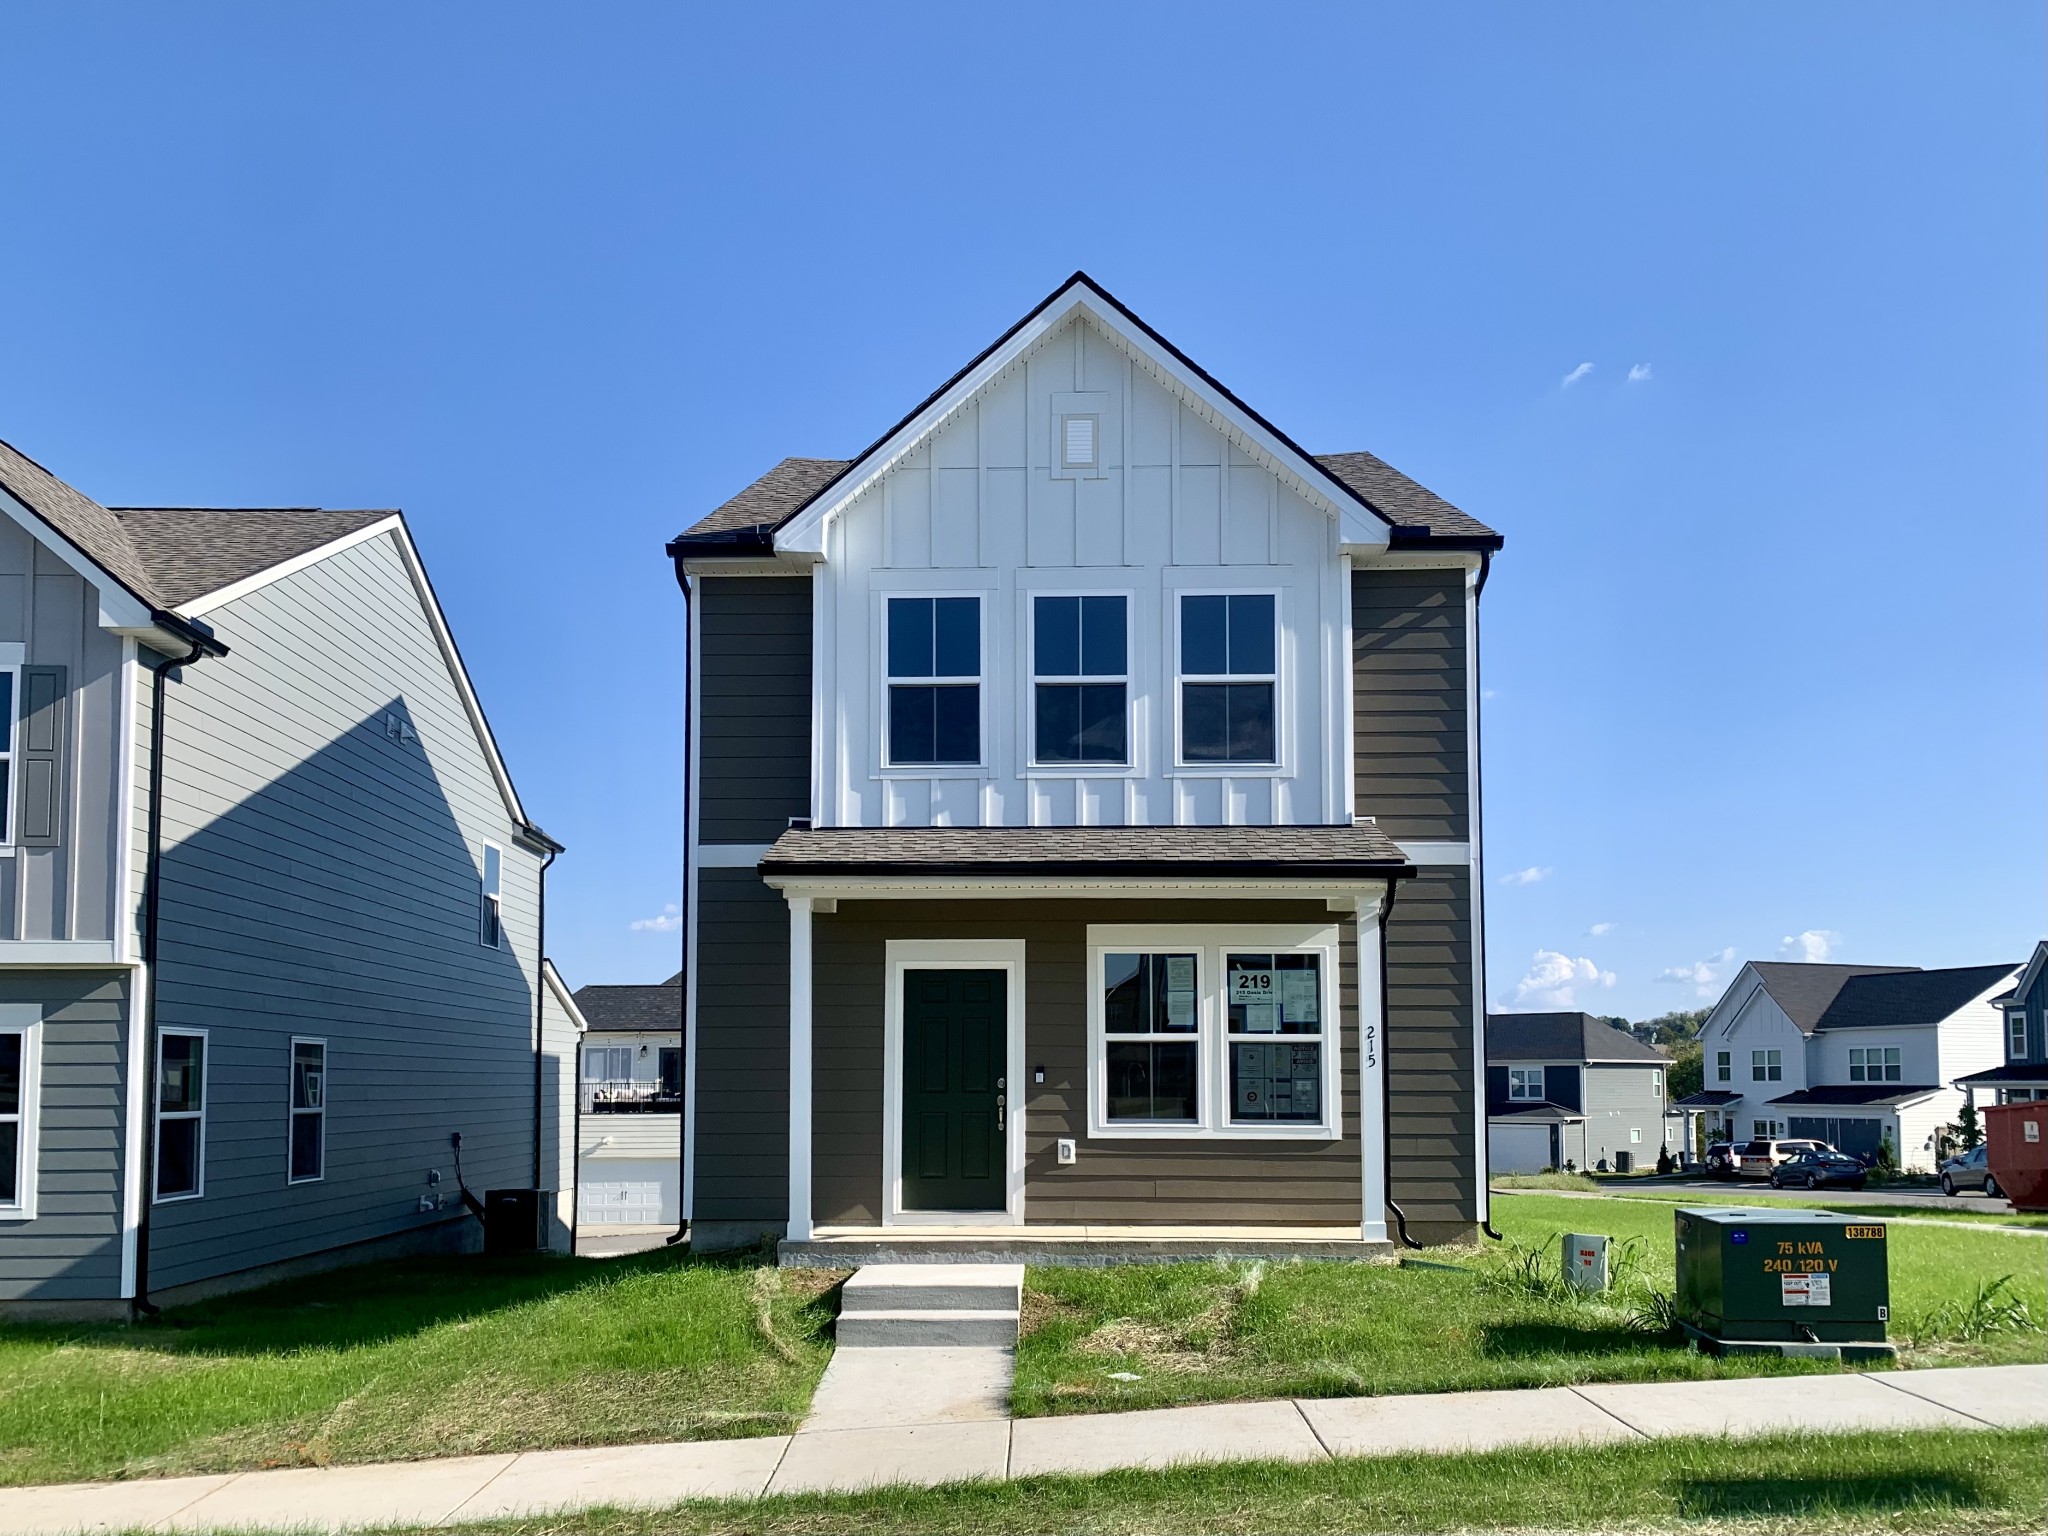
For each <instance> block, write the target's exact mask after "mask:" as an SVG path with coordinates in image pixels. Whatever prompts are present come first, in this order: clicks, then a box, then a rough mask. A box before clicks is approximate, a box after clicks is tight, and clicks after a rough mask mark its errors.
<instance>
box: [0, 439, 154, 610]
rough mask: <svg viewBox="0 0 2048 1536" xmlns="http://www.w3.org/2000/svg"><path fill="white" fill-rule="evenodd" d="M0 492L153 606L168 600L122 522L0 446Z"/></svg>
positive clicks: (17, 453)
mask: <svg viewBox="0 0 2048 1536" xmlns="http://www.w3.org/2000/svg"><path fill="white" fill-rule="evenodd" d="M0 489H4V490H6V491H7V492H8V494H10V495H11V496H13V497H14V499H15V500H16V501H19V502H20V503H21V504H22V505H23V506H25V507H27V508H28V509H29V510H30V511H31V512H33V513H35V514H36V516H38V517H40V518H41V519H42V520H43V521H44V522H46V523H48V524H49V525H50V527H51V528H52V529H54V530H55V531H56V532H57V533H59V534H61V535H62V536H63V537H65V538H67V539H69V540H70V541H71V542H72V543H73V544H75V545H77V546H78V548H79V549H80V550H81V551H82V552H83V553H84V554H85V555H86V556H87V557H88V558H89V559H91V560H93V561H95V562H97V563H98V564H99V566H100V567H101V568H102V569H103V570H105V571H106V572H107V574H108V575H110V576H112V577H113V578H114V580H116V581H118V582H119V583H120V584H121V585H122V586H124V587H126V588H127V589H128V590H129V591H130V592H132V593H133V594H134V595H135V596H137V597H139V598H141V599H142V601H144V602H145V603H148V604H149V605H150V606H152V607H162V606H164V604H165V601H166V599H165V598H164V597H163V595H162V594H161V593H160V592H158V590H157V585H156V579H155V577H154V575H153V574H152V573H151V571H150V570H149V567H148V566H147V565H146V564H145V563H144V561H143V558H142V556H141V554H140V553H139V552H138V551H137V550H136V548H135V546H134V544H133V543H132V542H131V541H130V539H129V537H128V534H127V532H126V530H124V529H123V528H122V526H121V520H120V519H119V518H117V517H116V516H114V514H113V513H111V512H109V511H108V510H107V509H106V508H105V507H103V506H101V505H100V504H99V503H98V502H96V501H94V500H93V499H92V498H91V497H90V496H87V495H86V494H85V493H84V492H82V491H78V490H74V489H73V488H72V487H70V486H68V485H66V484H65V483H64V482H63V481H62V480H59V479H58V478H57V477H56V476H55V475H53V474H51V473H50V472H49V471H48V470H47V469H45V468H43V466H42V465H40V464H38V463H37V462H36V461H35V460H34V459H32V458H30V457H29V456H28V455H27V454H25V453H23V452H22V451H21V450H20V449H18V448H15V447H14V446H13V445H12V444H9V443H4V442H0Z"/></svg>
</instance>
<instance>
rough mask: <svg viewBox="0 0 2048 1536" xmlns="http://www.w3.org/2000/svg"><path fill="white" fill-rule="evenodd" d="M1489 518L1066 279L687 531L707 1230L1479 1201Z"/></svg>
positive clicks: (1318, 1219)
mask: <svg viewBox="0 0 2048 1536" xmlns="http://www.w3.org/2000/svg"><path fill="white" fill-rule="evenodd" d="M1500 545H1501V539H1500V537H1499V535H1497V534H1495V533H1494V532H1493V531H1492V530H1491V529H1489V528H1487V527H1485V526H1484V525H1483V524H1481V523H1479V522H1477V521H1476V520H1474V519H1473V518H1471V517H1469V516H1467V515H1466V514H1465V513H1463V512H1461V511H1459V510H1458V509H1457V508H1455V507H1453V506H1451V505H1450V504H1448V503H1447V502H1445V501H1443V500H1442V499H1440V498H1439V497H1437V496H1435V495H1433V494H1432V493H1430V492H1429V491H1427V490H1425V489H1423V488H1422V487H1421V486H1420V485H1417V484H1416V483H1415V482H1413V481H1411V480H1409V479H1408V478H1407V477H1405V476H1403V475H1401V474H1400V473H1398V472H1397V471H1395V470H1393V469H1391V468H1390V467H1388V466H1387V465H1386V464H1384V463H1382V462H1381V461H1380V460H1378V459H1376V458H1374V457H1373V456H1372V455H1370V454H1365V453H1342V454H1329V455H1322V456H1317V455H1313V454H1310V453H1308V452H1306V451H1305V450H1303V449H1302V448H1301V447H1299V446H1298V445H1297V444H1296V443H1295V442H1294V441H1293V440H1292V439H1291V438H1289V437H1288V436H1287V435H1286V434H1285V433H1283V432H1282V431H1281V430H1280V429H1279V428H1278V427H1276V426H1274V425H1273V424H1272V423H1271V422H1269V421H1267V420H1266V419H1265V418H1264V417H1262V416H1260V415H1259V414H1258V413H1257V412H1256V411H1254V410H1253V409H1252V408H1251V407H1250V406H1248V405H1246V404H1245V403H1244V402H1243V401H1242V400H1240V399H1239V398H1238V397H1237V396H1235V395H1234V394H1232V393H1231V392H1230V391H1229V390H1228V389H1226V388H1225V387H1224V386H1223V385H1222V384H1220V383H1219V382H1218V381H1217V380H1216V379H1215V378H1213V377H1212V376H1210V375H1209V374H1208V373H1206V372H1204V371H1203V370H1202V369H1201V368H1200V367H1199V366H1197V365H1196V364H1195V363H1194V362H1193V361H1192V360H1191V359H1189V358H1188V357H1187V356H1186V355H1185V354H1184V353H1182V352H1181V351H1180V350H1179V349H1177V348H1176V347H1174V346H1173V344H1172V343H1170V342H1169V341H1167V340H1166V339H1165V338H1164V337H1163V336H1161V335H1160V334H1159V333H1158V332H1156V331H1155V330H1153V329H1152V328H1151V327H1150V326H1148V325H1146V324H1145V323H1144V322H1143V321H1142V320H1140V319H1139V318H1138V317H1137V316H1136V315H1134V314H1133V313H1132V312H1131V311H1130V310H1129V309H1127V308H1126V307H1125V306H1124V305H1123V304H1121V303H1119V302H1118V301H1117V300H1116V299H1114V298H1113V297H1111V296H1110V295H1109V294H1108V293H1106V292H1104V291H1103V289H1102V288H1101V287H1100V286H1099V285H1098V284H1096V283H1094V282H1093V281H1091V280H1090V279H1089V278H1088V277H1087V276H1086V275H1085V274H1078V273H1077V274H1076V275H1075V276H1074V277H1072V278H1070V279H1069V280H1068V281H1067V282H1065V283H1063V284H1061V285H1060V287H1059V288H1058V289H1057V290H1056V291H1055V292H1053V293H1052V294H1051V295H1050V296H1048V297H1047V298H1046V299H1045V300H1044V301H1043V302H1042V303H1040V304H1038V305H1037V306H1036V307H1035V308H1033V309H1032V310H1031V312H1030V313H1029V314H1027V315H1026V316H1024V318H1023V319H1021V320H1020V321H1018V322H1017V323H1016V324H1015V325H1014V326H1012V327H1011V328H1010V329H1009V330H1008V331H1006V332H1005V333H1004V334H1003V335H1002V336H1000V337H999V338H998V339H997V340H996V341H995V342H994V343H993V344H992V345H991V346H989V347H988V348H987V349H986V350H984V351H983V352H982V353H981V354H980V355H979V356H977V357H975V358H974V359H973V360H972V361H971V362H969V363H968V364H967V365H966V366H965V367H964V368H962V369H961V370H960V371H959V372H958V373H956V374H955V375H953V377H952V378H950V379H949V380H947V382H946V383H944V384H943V385H941V386H940V387H939V388H938V389H937V390H936V391H935V392H934V393H933V394H932V395H931V396H930V397H928V398H927V399H926V400H924V401H923V402H922V403H920V404H918V405H917V406H915V407H914V408H913V409H912V410H911V411H910V413H909V414H908V415H907V416H905V417H904V418H903V419H902V420H901V421H899V422H898V423H897V424H896V425H895V426H893V427H891V428H889V429H888V430H887V431H886V432H884V433H883V434H882V436H881V437H880V438H879V439H878V440H877V441H876V442H874V443H873V444H872V445H871V446H869V447H868V448H867V449H865V450H863V451H862V452H861V453H860V454H858V455H857V456H855V457H854V458H852V459H846V460H838V459H830V460H828V459H786V460H784V461H783V462H782V463H781V464H779V465H778V466H776V467H775V468H774V469H772V470H770V471H769V472H768V473H767V474H766V475H764V476H762V477H761V478H760V479H759V480H757V481H756V482H755V483H754V484H752V485H750V486H748V487H747V488H746V489H745V490H743V491H741V492H740V493H739V494H738V495H737V496H735V497H733V498H732V499H731V500H730V501H728V502H727V503H725V504H724V505H723V506H720V507H718V508H717V509H716V510H714V511H712V512H711V513H710V514H709V515H708V516H706V517H704V518H703V519H701V520H700V521H698V522H697V523H696V524H694V525H693V526H691V527H690V528H689V529H687V530H686V531H685V532H684V533H683V534H682V535H681V536H679V537H678V538H677V539H676V540H674V541H673V542H672V543H671V544H670V545H669V546H668V552H669V554H670V555H671V556H672V557H673V559H674V562H675V568H676V572H677V576H678V579H679V581H680V583H681V585H682V588H683V591H684V593H685V594H686V598H687V602H688V611H689V625H690V631H689V633H690V646H689V654H690V663H691V675H690V679H689V694H690V700H691V704H690V721H689V728H690V740H691V749H690V765H689V856H690V857H689V873H688V887H687V900H688V908H687V920H686V940H687V945H686V952H685V953H686V980H685V991H686V993H687V1001H686V1008H687V1011H686V1018H687V1030H686V1034H685V1040H684V1050H685V1055H686V1070H685V1081H686V1084H687V1093H688V1106H687V1109H686V1113H685V1124H686V1127H687V1131H688V1149H687V1153H686V1157H685V1172H684V1179H685V1186H684V1205H685V1210H686V1212H687V1213H688V1215H689V1217H690V1221H691V1230H692V1233H693V1238H694V1240H695V1241H696V1242H697V1243H698V1244H699V1245H700V1246H704V1247H710V1246H715V1245H717V1244H719V1243H726V1242H737V1241H750V1240H753V1239H755V1238H757V1237H758V1236H759V1235H760V1234H762V1233H773V1234H777V1235H780V1236H783V1237H785V1238H786V1239H787V1241H786V1242H785V1244H784V1248H783V1252H784V1255H785V1257H786V1258H787V1257H793V1256H800V1255H804V1254H810V1255H817V1254H818V1253H820V1252H821V1251H823V1252H828V1253H830V1254H833V1255H836V1256H837V1257H838V1258H839V1259H848V1260H851V1259H859V1258H862V1257H867V1256H873V1255H875V1254H879V1253H885V1252H898V1253H908V1252H917V1253H922V1254H927V1255H929V1254H934V1253H961V1254H989V1253H1033V1254H1043V1255H1047V1256H1053V1257H1057V1256H1059V1255H1061V1254H1075V1253H1083V1252H1088V1253H1094V1252H1138V1251H1142V1252H1146V1253H1155V1254H1156V1253H1170V1252H1175V1251H1187V1252H1196V1253H1204V1254H1212V1253H1215V1252H1217V1251H1220V1250H1222V1249H1226V1248H1229V1247H1231V1246H1232V1245H1237V1247H1238V1248H1239V1249H1240V1251H1250V1250H1253V1249H1256V1250H1258V1251H1273V1252H1336V1253H1346V1254H1353V1253H1365V1252H1372V1251H1377V1250H1378V1249H1380V1248H1382V1247H1383V1246H1384V1245H1385V1244H1387V1243H1388V1241H1389V1234H1390V1230H1391V1232H1392V1233H1393V1234H1394V1236H1395V1237H1397V1238H1398V1237H1400V1236H1402V1235H1405V1236H1406V1237H1407V1238H1408V1239H1409V1240H1410V1241H1415V1242H1425V1241H1443V1240H1450V1239H1456V1238H1461V1237H1467V1236H1469V1235H1471V1234H1472V1233H1473V1232H1474V1231H1475V1229H1476V1228H1477V1227H1478V1225H1479V1224H1480V1223H1482V1222H1484V1221H1485V1220H1486V1216H1487V1209H1486V1191H1485V1181H1484V1178H1483V1176H1482V1171H1483V1165H1484V1153H1483V1143H1484V1136H1485V1125H1484V1121H1483V1118H1482V1116H1481V1114H1480V1104H1481V1094H1480V1083H1481V1080H1482V1078H1483V1075H1484V1064H1483V1056H1482V1052H1483V1050H1484V1042H1483V1039H1482V1032H1481V1031H1480V1029H1479V1028H1478V1025H1477V1007H1478V1002H1477V1000H1478V998H1479V997H1480V995H1481V990H1480V972H1481V951H1482V944H1481V940H1480V933H1481V923H1480V918H1481V913H1480V905H1479V903H1480V884H1479V881H1478V879H1477V871H1478V867H1479V866H1478V849H1479V837H1480V797H1479V754H1478V708H1479V687H1478V681H1477V677H1478V622H1479V621H1478V614H1479V595H1480V591H1481V589H1482V587H1483V586H1484V583H1485V580H1486V574H1487V568H1488V563H1489V561H1490V559H1491V557H1492V555H1493V553H1494V552H1495V551H1496V550H1498V549H1499V548H1500Z"/></svg>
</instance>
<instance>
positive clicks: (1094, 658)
mask: <svg viewBox="0 0 2048 1536" xmlns="http://www.w3.org/2000/svg"><path fill="white" fill-rule="evenodd" d="M1124 608H1125V604H1124V600H1123V598H1121V597H1084V598H1082V599H1081V674H1082V676H1084V677H1122V676H1123V675H1124V668H1125V664H1126V663H1125V658H1126V656H1127V654H1128V648H1129V642H1128V639H1127V637H1126V630H1127V628H1128V625H1127V623H1126V619H1125V614H1124Z"/></svg>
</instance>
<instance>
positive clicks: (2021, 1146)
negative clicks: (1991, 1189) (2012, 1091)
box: [1983, 1100, 2048, 1211]
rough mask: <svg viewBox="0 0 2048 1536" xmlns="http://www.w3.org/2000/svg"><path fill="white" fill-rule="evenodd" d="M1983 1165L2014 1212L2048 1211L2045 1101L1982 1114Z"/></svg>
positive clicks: (1994, 1108) (1995, 1107) (2047, 1114)
mask: <svg viewBox="0 0 2048 1536" xmlns="http://www.w3.org/2000/svg"><path fill="white" fill-rule="evenodd" d="M1983 1113H1984V1142H1985V1159H1984V1160H1985V1163H1986V1165H1987V1166H1988V1167H1989V1168H1990V1169H1991V1177H1993V1178H1994V1179H1996V1180H1998V1187H1999V1188H2000V1189H2002V1190H2004V1191H2005V1198H2006V1199H2008V1200H2010V1201H2011V1202H2012V1208H2013V1209H2014V1210H2016V1211H2048V1100H2043V1101H2038V1102H2036V1103H2032V1104H1995V1105H1993V1106H1991V1107H1990V1108H1988V1109H1986V1110H1985V1111H1984V1112H1983Z"/></svg>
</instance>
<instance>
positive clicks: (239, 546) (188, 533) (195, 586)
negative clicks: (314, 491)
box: [113, 507, 396, 606]
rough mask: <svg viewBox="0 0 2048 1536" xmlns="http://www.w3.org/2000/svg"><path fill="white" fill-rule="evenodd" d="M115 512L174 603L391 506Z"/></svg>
mask: <svg viewBox="0 0 2048 1536" xmlns="http://www.w3.org/2000/svg"><path fill="white" fill-rule="evenodd" d="M113 511H114V515H115V516H116V517H117V518H118V519H119V520H120V524H121V527H122V529H123V531H124V532H126V533H127V535H128V541H129V543H130V544H131V545H132V546H133V547H134V548H135V550H136V552H137V553H138V554H139V555H140V556H141V557H142V560H143V563H144V564H145V565H146V566H147V567H148V568H149V571H150V574H151V575H152V576H153V577H154V578H155V581H156V584H157V589H158V591H159V592H161V593H162V595H163V601H164V602H165V603H168V604H171V605H173V606H175V605H177V604H179V603H189V602H191V601H192V600H193V599H194V598H196V597H204V596H205V595H206V594H207V593H209V592H217V591H219V590H220V589H221V588H222V587H225V586H227V585H228V584H229V583H230V582H235V581H240V580H241V579H242V578H243V577H245V576H253V575H255V574H256V573H257V572H258V571H266V570H269V569H270V567H271V566H273V565H281V564H283V563H284V562H285V561H287V560H289V559H291V558H292V557H293V556H295V555H303V554H305V553H306V552H307V551H308V550H312V549H318V548H319V547H320V546H321V545H323V544H327V543H331V542H332V541H334V540H335V539H338V538H341V537H342V536H344V535H345V534H351V533H354V532H355V531H356V530H357V529H358V528H366V527H368V526H369V525H370V524H371V523H375V522H381V521H382V520H383V519H385V518H387V517H392V516H395V515H396V514H395V513H392V512H388V511H383V512H374V511H365V512H327V511H322V510H320V509H318V508H314V507H116V508H114V509H113Z"/></svg>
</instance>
